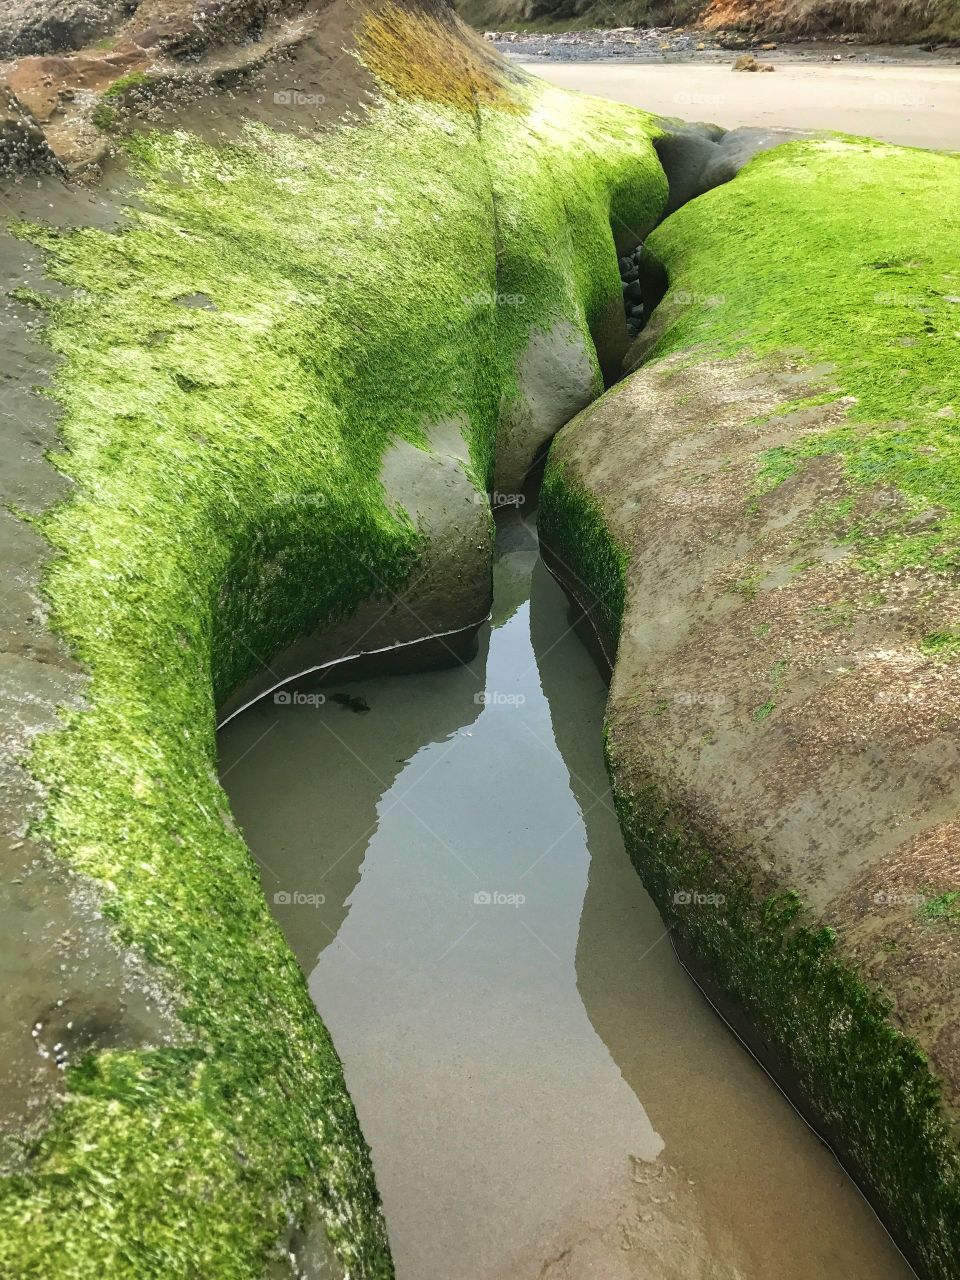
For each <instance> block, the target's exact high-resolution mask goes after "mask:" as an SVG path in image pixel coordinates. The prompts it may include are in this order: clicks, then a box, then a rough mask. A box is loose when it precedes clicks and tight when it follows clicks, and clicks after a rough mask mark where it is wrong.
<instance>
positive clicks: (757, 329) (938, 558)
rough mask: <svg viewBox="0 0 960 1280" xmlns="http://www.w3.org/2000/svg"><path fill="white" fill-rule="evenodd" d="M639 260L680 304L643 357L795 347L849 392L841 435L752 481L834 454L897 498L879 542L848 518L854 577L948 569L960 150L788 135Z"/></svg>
mask: <svg viewBox="0 0 960 1280" xmlns="http://www.w3.org/2000/svg"><path fill="white" fill-rule="evenodd" d="M771 246H775V248H774V249H773V250H771ZM649 249H650V252H651V253H653V254H654V255H655V256H656V257H657V258H658V259H659V260H660V261H661V262H662V263H663V264H664V266H665V267H666V269H667V271H668V274H669V277H670V284H671V291H672V292H674V293H675V294H676V295H677V296H679V297H680V298H681V299H685V300H686V302H685V305H682V306H681V307H680V308H679V309H678V310H677V313H676V318H675V319H674V321H673V323H672V324H671V326H670V328H669V330H668V331H667V333H666V334H665V336H664V338H663V340H662V342H661V343H660V345H659V346H658V348H657V350H656V352H655V356H659V355H666V354H667V353H668V352H669V351H673V350H677V349H680V348H687V347H689V346H691V345H692V344H694V343H700V342H704V343H706V344H708V345H709V347H710V348H711V349H714V350H717V351H720V352H722V353H725V354H733V353H734V352H736V351H739V350H743V349H744V348H748V349H749V350H751V351H753V352H754V354H755V355H756V356H757V357H758V358H763V357H767V356H777V355H779V354H781V353H782V352H784V351H785V350H788V351H793V352H796V353H801V352H802V357H801V358H802V360H803V361H804V362H805V363H806V364H807V365H809V366H815V365H821V364H823V365H832V366H834V367H835V372H831V373H829V374H828V375H827V380H828V381H829V382H830V383H831V384H832V385H833V386H834V387H836V388H837V390H836V394H835V397H833V398H839V397H841V396H847V397H851V400H850V402H849V408H848V410H847V414H846V417H847V424H848V425H846V426H844V427H843V428H841V429H833V430H831V431H829V432H820V433H817V434H815V435H812V436H810V437H808V438H806V439H804V440H802V441H800V442H797V443H795V444H793V445H790V446H787V447H782V448H778V449H776V450H772V451H770V452H769V453H768V454H767V455H766V456H765V457H764V458H763V459H762V460H761V464H760V466H761V470H760V476H759V481H760V486H761V487H762V488H768V487H770V486H771V485H774V484H777V483H779V482H780V481H782V480H784V479H786V478H787V477H788V476H789V475H792V474H793V473H794V472H795V471H796V470H798V469H799V468H800V467H801V466H803V465H804V463H805V462H806V461H809V460H810V459H813V458H817V457H822V456H824V455H825V454H828V453H829V454H837V455H839V456H840V457H841V458H842V460H843V462H844V465H845V470H846V475H847V477H848V479H849V481H850V484H851V486H853V487H854V488H861V487H864V486H873V485H892V486H895V487H896V488H897V489H898V490H899V491H900V493H901V494H903V495H904V497H905V498H906V501H905V502H904V503H903V504H902V507H901V509H900V511H899V512H898V513H897V514H896V515H895V516H891V518H889V519H888V520H887V521H886V522H885V527H884V528H883V530H881V531H879V532H878V531H877V530H876V529H875V528H871V529H870V530H869V531H867V530H864V529H862V528H859V527H857V526H856V524H855V523H854V522H853V521H852V520H851V521H849V522H848V525H847V527H846V529H845V534H846V536H847V538H848V539H849V540H850V541H851V542H853V543H855V544H856V546H857V548H858V550H859V552H860V555H861V562H862V564H863V565H864V567H866V568H869V569H872V570H874V571H884V570H888V569H896V568H900V567H907V566H918V567H925V568H930V569H932V570H934V571H938V572H944V573H955V572H956V571H957V569H958V567H960V155H952V154H950V155H948V154H945V153H941V152H931V151H921V150H918V149H914V148H910V147H893V146H888V145H886V144H883V143H875V142H871V141H869V140H865V139H856V138H845V137H839V136H838V137H832V138H828V139H815V140H808V141H802V142H793V143H790V144H788V145H786V146H783V147H778V148H776V149H775V150H773V151H770V152H767V153H766V154H765V155H762V156H758V157H757V158H756V159H755V160H753V161H752V162H751V163H750V164H749V165H748V166H747V167H746V168H745V169H744V170H743V171H742V172H741V174H740V175H739V177H738V178H737V180H736V182H734V183H733V184H731V185H730V186H729V187H724V188H719V189H717V190H715V191H713V192H710V193H708V194H707V195H706V196H704V197H702V198H701V199H699V200H696V201H694V202H693V203H692V204H690V205H687V206H686V207H685V208H683V209H680V210H678V212H677V213H675V214H673V216H672V217H670V218H669V219H668V220H667V221H666V222H665V223H664V224H663V225H662V226H661V227H660V228H658V229H657V231H656V232H655V233H654V234H653V235H652V236H651V237H650V241H649ZM707 297H709V298H710V300H711V305H709V306H706V305H700V301H699V300H701V299H704V298H707ZM668 300H669V295H668ZM823 402H824V400H823V398H821V397H813V398H807V399H804V400H798V401H797V402H796V403H795V404H792V405H785V406H783V410H782V411H783V412H784V413H786V412H790V411H791V410H793V409H797V408H804V407H806V406H807V405H810V404H815V403H823ZM931 507H938V508H942V509H943V518H942V519H941V520H940V522H939V523H938V525H937V527H936V528H935V529H931V530H930V531H927V532H922V533H919V534H918V533H914V532H911V531H910V530H909V529H907V528H906V527H905V526H907V525H909V524H910V522H911V520H912V519H913V518H914V517H915V516H916V515H917V513H918V512H920V511H924V510H928V509H929V508H931Z"/></svg>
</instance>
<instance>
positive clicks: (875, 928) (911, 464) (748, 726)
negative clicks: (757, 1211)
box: [541, 137, 960, 1280]
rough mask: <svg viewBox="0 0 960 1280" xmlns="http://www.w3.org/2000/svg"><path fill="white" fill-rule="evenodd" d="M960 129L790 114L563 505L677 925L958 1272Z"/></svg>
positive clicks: (584, 425)
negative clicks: (853, 130) (787, 135)
mask: <svg viewBox="0 0 960 1280" xmlns="http://www.w3.org/2000/svg"><path fill="white" fill-rule="evenodd" d="M958 197H960V160H958V158H957V157H955V156H951V155H944V154H936V153H929V152H921V151H913V150H908V149H901V148H895V147H888V146H883V145H880V144H875V143H871V142H868V141H864V140H861V139H854V138H844V137H835V138H825V139H810V140H801V141H794V142H790V143H789V144H787V145H785V146H783V147H780V148H777V149H775V150H772V151H770V152H768V153H767V154H765V155H762V156H759V157H757V158H756V159H754V160H753V161H752V162H751V163H749V164H748V165H747V166H746V167H745V168H744V169H743V170H742V171H741V173H740V174H739V175H738V176H737V177H736V178H735V179H734V180H733V181H732V182H731V183H729V184H728V185H726V186H723V187H720V188H718V189H716V190H714V191H711V192H709V193H707V194H706V195H703V196H701V197H700V198H699V199H697V200H695V201H694V202H693V203H691V204H689V205H687V206H686V207H684V208H682V209H680V210H679V211H678V212H676V213H674V214H673V215H672V216H670V217H669V218H668V219H667V220H666V221H665V222H664V223H663V224H662V225H661V226H660V227H659V228H658V229H657V230H656V231H655V233H654V234H653V235H652V236H651V237H650V239H649V241H648V243H647V249H646V252H647V254H648V255H649V258H650V260H651V266H650V270H651V275H653V276H656V275H659V276H660V277H661V278H665V279H666V280H668V282H669V289H668V291H667V293H666V296H665V298H664V300H663V302H662V303H661V304H660V307H659V308H658V310H657V311H656V312H655V313H654V317H653V321H652V323H651V326H650V329H649V330H648V331H647V332H645V333H644V334H641V336H640V338H639V339H638V343H637V346H636V349H635V350H634V351H633V352H632V353H631V356H630V357H629V358H628V365H634V364H638V365H639V368H638V370H637V372H635V373H634V374H633V375H632V376H631V377H629V378H628V379H627V380H626V381H625V382H623V383H622V384H620V385H619V386H617V387H615V388H613V389H612V390H611V391H609V392H608V393H607V395H606V396H605V397H604V398H603V399H602V400H600V401H599V402H597V403H596V404H595V405H593V406H592V407H590V408H588V409H587V410H585V411H584V412H583V413H581V414H580V415H579V416H578V417H577V418H576V419H575V420H574V421H573V422H572V423H571V424H570V425H569V426H568V427H566V428H565V429H564V430H563V431H562V432H561V433H560V435H559V437H558V438H557V440H556V441H555V443H554V445H553V447H552V450H551V454H550V460H549V465H548V470H547V476H546V480H545V485H544V491H543V504H542V519H541V532H542V536H543V537H544V539H545V541H546V543H547V546H548V548H549V552H550V555H551V559H552V563H553V565H554V567H555V568H556V570H557V572H558V573H559V574H560V576H561V577H562V578H563V579H564V580H565V581H566V582H567V583H568V585H569V586H571V588H572V589H573V590H574V592H575V593H576V594H577V595H578V596H579V597H580V599H581V600H582V602H583V603H584V605H585V606H587V607H589V608H590V610H591V612H592V614H593V617H594V621H595V623H596V625H597V627H598V629H599V631H600V633H601V636H602V638H603V640H604V642H605V645H606V648H607V652H608V653H609V655H610V656H611V658H613V657H614V655H615V668H614V673H613V683H612V688H611V695H610V703H609V707H608V725H607V751H608V760H609V765H610V770H611V774H612V778H613V783H614V789H615V795H616V799H617V802H618V806H619V811H620V817H621V821H622V824H623V826H624V829H625V831H626V833H627V837H628V841H629V843H630V846H631V849H632V853H633V856H634V859H635V861H636V863H637V866H638V868H639V870H640V872H641V874H642V876H643V878H644V881H645V883H646V884H647V886H648V888H649V889H650V891H651V893H652V894H653V896H654V898H655V899H656V901H657V903H658V905H659V908H660V910H661V912H662V914H663V916H664V918H665V920H666V921H667V922H668V923H669V925H670V926H671V928H672V931H673V936H674V938H675V941H676V944H677V947H678V950H679V951H680V954H681V956H682V958H683V959H684V961H685V963H686V964H687V965H688V966H689V967H690V968H691V970H692V971H693V972H694V973H695V974H696V976H697V977H698V980H699V981H700V982H701V983H702V985H703V986H704V987H705V989H706V990H707V991H708V994H710V996H711V998H712V999H713V1000H714V1001H715V1003H717V1004H718V1005H719V1006H720V1007H721V1008H722V1009H723V1010H724V1012H725V1014H726V1016H727V1017H728V1019H729V1020H730V1021H731V1022H732V1023H733V1024H734V1025H735V1026H736V1027H737V1029H738V1030H739V1031H740V1033H741V1034H742V1035H743V1036H744V1038H746V1039H747V1040H748V1041H749V1042H750V1044H751V1045H752V1047H753V1048H754V1050H755V1052H756V1053H757V1054H758V1056H760V1057H761V1059H762V1060H763V1061H765V1063H766V1064H767V1065H768V1066H769V1067H770V1068H771V1069H772V1070H773V1072H774V1074H775V1075H776V1077H777V1078H778V1079H779V1080H780V1081H781V1083H782V1084H784V1086H785V1087H786V1088H788V1090H789V1091H790V1093H791V1095H792V1096H793V1098H794V1099H795V1101H796V1102H797V1103H798V1104H799V1105H800V1106H801V1108H802V1109H803V1110H804V1111H805V1113H806V1114H807V1115H808V1116H809V1117H810V1118H811V1120H812V1121H813V1122H814V1124H815V1125H816V1127H817V1128H818V1129H819V1131H820V1132H821V1133H822V1134H823V1135H824V1136H825V1137H826V1138H827V1139H828V1140H829V1141H830V1142H831V1144H832V1145H833V1146H834V1147H835V1149H836V1150H837V1151H838V1152H839V1153H840V1154H841V1156H842V1158H843V1159H844V1162H845V1163H846V1164H847V1166H848V1168H850V1169H851V1170H852V1171H853V1172H854V1174H855V1176H857V1178H858V1180H859V1181H860V1184H861V1186H862V1187H863V1188H864V1189H865V1190H866V1192H867V1194H868V1195H869V1196H870V1198H871V1200H872V1201H873V1203H874V1205H875V1206H876V1207H877V1209H878V1211H879V1212H880V1213H881V1215H882V1217H883V1219H884V1221H885V1222H887V1223H888V1224H889V1225H890V1226H891V1228H892V1229H893V1230H894V1232H895V1234H896V1236H897V1238H898V1240H899V1242H900V1243H901V1245H902V1246H903V1247H904V1249H905V1251H906V1252H907V1253H908V1255H909V1256H910V1258H911V1259H912V1260H913V1262H914V1264H915V1265H916V1266H917V1268H918V1270H919V1271H920V1273H921V1274H922V1275H924V1276H925V1277H936V1280H949V1277H952V1276H955V1275H956V1273H957V1272H956V1268H957V1258H958V1257H960V1161H958V1152H957V1133H958V1121H960V984H958V977H960V855H958V852H957V848H958V846H957V813H958V803H960V783H958V776H960V775H958V767H957V766H958V763H960V757H958V730H960V665H958V662H957V657H958V654H960V641H958V635H960V631H958V624H960V594H958V590H957V574H958V568H960V469H958V464H960V457H958V452H957V433H958V424H960V361H958V349H960V348H958V343H960V258H958V254H957V246H958V244H960V213H958V210H960V199H958Z"/></svg>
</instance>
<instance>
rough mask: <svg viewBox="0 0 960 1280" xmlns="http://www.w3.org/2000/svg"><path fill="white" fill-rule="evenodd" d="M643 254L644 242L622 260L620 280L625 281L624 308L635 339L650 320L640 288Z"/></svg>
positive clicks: (628, 325) (631, 334) (632, 336)
mask: <svg viewBox="0 0 960 1280" xmlns="http://www.w3.org/2000/svg"><path fill="white" fill-rule="evenodd" d="M642 254H643V241H642V240H641V242H640V243H639V244H638V245H637V247H636V248H635V249H631V251H630V252H629V253H628V254H627V255H626V256H625V257H623V258H621V259H620V279H621V280H622V281H623V308H624V311H626V313H627V328H628V329H629V331H630V336H631V338H635V337H636V336H637V334H638V333H639V332H640V330H641V329H642V328H643V326H644V325H645V324H646V323H647V320H649V318H650V317H649V316H648V315H647V312H646V308H645V306H644V301H643V289H642V288H641V286H640V258H641V255H642Z"/></svg>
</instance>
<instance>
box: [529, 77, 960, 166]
mask: <svg viewBox="0 0 960 1280" xmlns="http://www.w3.org/2000/svg"><path fill="white" fill-rule="evenodd" d="M759 57H760V58H761V59H762V60H764V61H766V60H767V55H764V54H762V53H761V54H760V55H759ZM732 62H733V55H732V54H731V55H730V61H729V62H728V63H726V64H724V65H717V64H716V63H709V62H694V61H690V62H685V63H660V64H657V63H651V62H633V63H624V62H622V61H618V62H616V63H610V62H596V61H594V62H562V63H559V62H558V63H551V62H550V60H549V59H542V60H538V61H537V62H535V63H533V62H531V63H526V64H521V65H524V66H525V67H526V70H528V71H529V72H531V74H533V75H536V76H540V77H541V78H542V79H544V80H549V81H550V83H551V84H556V85H559V86H560V87H562V88H564V89H578V90H580V91H582V92H583V93H589V94H593V95H595V96H597V97H601V98H611V99H613V100H614V101H616V102H626V103H630V104H631V105H633V106H637V107H643V108H645V109H646V110H648V111H653V112H656V113H657V114H659V115H666V116H679V117H680V118H682V119H684V120H709V121H711V122H713V123H715V124H720V125H723V126H724V127H726V128H728V129H736V128H739V127H742V126H744V125H763V126H767V127H769V128H778V129H788V128H794V129H838V130H841V131H842V132H845V133H853V134H860V135H864V136H867V137H871V138H881V139H883V141H885V142H896V143H901V144H903V145H905V146H911V147H933V148H939V149H942V150H947V151H960V66H950V67H947V66H925V67H922V68H921V67H916V66H902V67H901V66H887V65H883V66H874V65H861V64H858V65H856V66H850V65H846V66H843V65H840V64H835V63H832V62H828V63H818V64H815V65H798V64H796V63H791V62H789V61H785V60H779V61H776V62H775V65H776V71H774V72H773V73H772V74H770V73H767V74H764V73H748V72H744V73H736V72H734V71H732V70H731V66H732Z"/></svg>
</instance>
